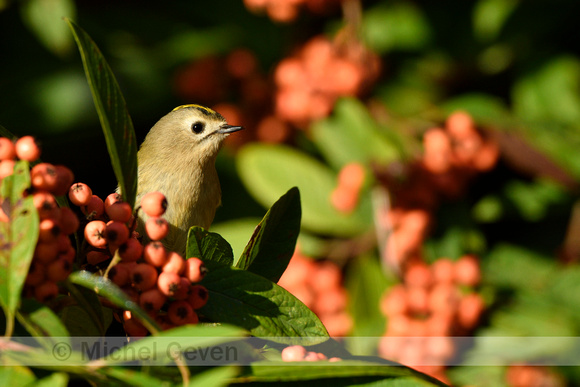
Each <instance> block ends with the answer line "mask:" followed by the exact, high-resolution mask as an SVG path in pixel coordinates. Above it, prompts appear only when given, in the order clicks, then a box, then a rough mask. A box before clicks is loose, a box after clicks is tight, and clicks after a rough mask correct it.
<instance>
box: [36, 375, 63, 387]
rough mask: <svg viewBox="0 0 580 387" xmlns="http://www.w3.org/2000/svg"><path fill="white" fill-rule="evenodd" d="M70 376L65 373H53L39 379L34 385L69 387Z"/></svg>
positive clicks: (38, 386) (37, 386)
mask: <svg viewBox="0 0 580 387" xmlns="http://www.w3.org/2000/svg"><path fill="white" fill-rule="evenodd" d="M68 379H69V377H68V374H66V373H64V372H53V373H52V374H50V375H49V376H46V377H44V378H42V379H39V380H37V381H36V383H34V386H35V387H59V386H62V387H66V386H68V381H69V380H68Z"/></svg>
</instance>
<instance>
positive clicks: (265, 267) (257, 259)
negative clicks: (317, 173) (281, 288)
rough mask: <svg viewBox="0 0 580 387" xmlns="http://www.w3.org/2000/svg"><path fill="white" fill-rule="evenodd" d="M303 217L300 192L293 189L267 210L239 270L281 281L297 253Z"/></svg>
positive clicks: (251, 239) (245, 251) (242, 257)
mask: <svg viewBox="0 0 580 387" xmlns="http://www.w3.org/2000/svg"><path fill="white" fill-rule="evenodd" d="M300 217H301V208H300V191H299V190H298V188H296V187H294V188H291V189H290V190H289V191H288V192H286V194H284V195H283V196H282V197H281V198H280V199H279V200H278V201H277V202H276V203H274V205H273V206H272V207H271V208H270V209H269V210H268V212H267V213H266V215H265V216H264V219H262V221H261V222H260V224H258V226H257V227H256V230H255V231H254V234H253V235H252V237H251V238H250V241H249V242H248V245H247V246H246V248H245V250H244V252H243V253H242V256H241V257H240V260H239V261H238V262H236V267H238V268H240V269H243V270H249V271H251V272H252V273H256V274H259V275H261V276H262V277H264V278H267V279H269V280H270V281H272V282H278V280H279V279H280V277H281V276H282V274H283V273H284V270H286V267H287V266H288V263H289V262H290V258H292V254H294V248H295V247H296V240H297V239H298V234H299V233H300Z"/></svg>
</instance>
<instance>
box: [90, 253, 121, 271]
mask: <svg viewBox="0 0 580 387" xmlns="http://www.w3.org/2000/svg"><path fill="white" fill-rule="evenodd" d="M108 259H111V256H110V255H109V254H107V253H104V252H102V251H98V250H93V251H89V252H88V253H87V263H88V264H89V265H98V264H99V263H101V262H105V261H106V260H108ZM115 267H116V266H115ZM115 267H113V268H112V269H111V270H113V269H114V268H115ZM110 273H111V272H110V271H109V277H110Z"/></svg>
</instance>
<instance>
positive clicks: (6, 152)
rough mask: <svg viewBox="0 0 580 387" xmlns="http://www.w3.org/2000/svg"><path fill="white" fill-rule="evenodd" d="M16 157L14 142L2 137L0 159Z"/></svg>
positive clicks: (0, 138) (0, 139)
mask: <svg viewBox="0 0 580 387" xmlns="http://www.w3.org/2000/svg"><path fill="white" fill-rule="evenodd" d="M15 157H16V149H15V148H14V143H13V142H12V141H10V140H9V139H7V138H6V137H0V160H2V161H4V160H13V159H14V158H15Z"/></svg>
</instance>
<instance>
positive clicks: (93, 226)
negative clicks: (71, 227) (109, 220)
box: [84, 220, 107, 249]
mask: <svg viewBox="0 0 580 387" xmlns="http://www.w3.org/2000/svg"><path fill="white" fill-rule="evenodd" d="M106 228H107V225H106V224H105V222H103V221H102V220H92V221H90V222H89V223H87V225H86V226H85V232H84V234H85V240H86V241H87V242H88V243H89V244H90V245H91V246H93V247H97V248H100V249H102V248H105V247H106V246H107V239H105V230H106Z"/></svg>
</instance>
